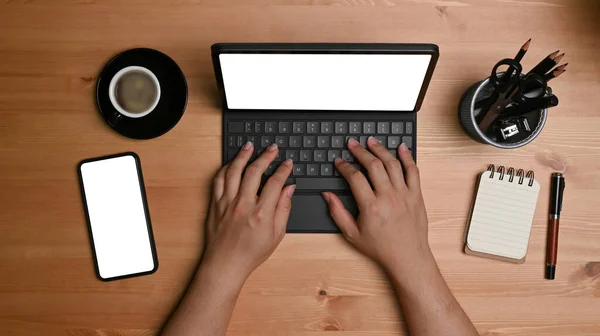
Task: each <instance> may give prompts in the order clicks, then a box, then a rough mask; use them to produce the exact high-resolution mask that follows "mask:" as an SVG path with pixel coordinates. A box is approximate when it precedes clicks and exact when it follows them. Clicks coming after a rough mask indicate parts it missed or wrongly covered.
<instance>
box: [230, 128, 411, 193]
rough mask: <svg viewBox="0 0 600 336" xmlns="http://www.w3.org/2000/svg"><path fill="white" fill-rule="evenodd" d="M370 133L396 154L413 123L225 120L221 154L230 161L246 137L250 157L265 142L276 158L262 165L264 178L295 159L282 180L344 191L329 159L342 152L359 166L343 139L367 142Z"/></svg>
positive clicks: (408, 138) (302, 187) (298, 185)
mask: <svg viewBox="0 0 600 336" xmlns="http://www.w3.org/2000/svg"><path fill="white" fill-rule="evenodd" d="M369 136H374V137H375V138H376V139H377V140H379V142H381V143H382V144H384V145H385V146H386V148H388V150H389V151H390V153H391V154H392V155H393V156H394V157H396V156H397V152H396V150H397V148H398V146H399V145H400V144H401V143H402V142H404V143H406V145H407V146H408V148H412V147H413V123H412V122H410V121H377V122H375V121H364V122H361V121H293V120H284V121H230V122H228V123H227V134H226V146H227V149H226V159H227V162H229V161H231V160H233V158H235V156H236V155H237V153H238V152H239V149H240V148H241V147H242V146H243V145H244V143H246V141H250V142H252V143H253V144H254V148H255V150H254V153H253V155H252V160H254V159H255V158H256V157H257V156H258V155H260V154H261V153H262V152H263V151H264V150H265V149H266V148H267V147H268V146H270V145H271V144H273V143H275V144H277V146H278V148H279V152H278V155H277V158H276V159H275V160H274V162H273V163H272V164H271V165H270V166H269V167H268V168H267V170H266V172H265V179H266V178H267V177H268V176H270V175H272V174H273V172H274V171H275V169H276V168H277V167H278V165H279V163H280V162H281V161H283V160H285V159H292V160H293V161H294V168H293V170H292V175H291V176H290V178H289V179H288V181H287V183H286V184H292V183H295V184H296V189H297V190H308V191H323V190H346V189H349V187H348V184H347V183H346V182H345V181H344V179H343V178H342V177H340V175H339V172H338V171H337V170H336V169H335V166H334V165H333V162H334V160H335V159H336V158H338V157H341V158H343V159H344V160H346V161H348V162H350V163H351V164H352V165H354V166H355V167H356V168H357V169H361V166H360V165H359V164H358V162H357V160H355V158H354V157H353V156H352V154H351V153H350V151H348V148H347V147H346V143H347V141H348V140H349V139H350V138H354V139H356V140H357V141H359V142H360V143H361V144H362V145H363V146H365V147H366V142H367V138H368V137H369Z"/></svg>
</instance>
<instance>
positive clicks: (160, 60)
mask: <svg viewBox="0 0 600 336" xmlns="http://www.w3.org/2000/svg"><path fill="white" fill-rule="evenodd" d="M133 65H137V66H141V67H144V68H147V69H148V70H150V71H152V72H153V73H154V75H155V76H156V78H158V81H159V82H160V90H161V95H160V100H159V101H158V105H156V108H154V110H153V111H152V112H151V113H150V114H148V115H146V116H144V117H141V118H129V117H126V116H124V115H122V114H120V113H119V112H117V110H116V109H115V108H114V107H113V105H112V103H111V102H110V98H109V97H108V86H109V85H110V80H111V79H112V78H113V77H114V75H115V74H116V73H117V72H119V70H121V69H123V68H126V67H128V66H133ZM187 96H188V88H187V83H186V81H185V76H184V75H183V72H182V71H181V69H180V68H179V66H178V65H177V63H175V61H173V60H172V59H171V58H170V57H169V56H167V55H165V54H163V53H161V52H160V51H158V50H154V49H146V48H138V49H131V50H127V51H124V52H122V53H120V54H118V55H117V56H115V57H114V58H113V59H112V60H110V62H108V64H106V66H105V67H104V69H103V70H102V72H101V73H100V76H99V77H98V83H97V85H96V104H97V105H98V110H99V111H100V113H101V114H102V118H104V120H105V121H106V123H107V124H108V125H109V126H110V127H111V128H112V129H114V130H115V131H117V132H118V133H119V134H121V135H124V136H126V137H129V138H133V139H152V138H156V137H158V136H161V135H163V134H165V133H167V132H168V131H170V130H171V129H172V128H173V127H175V125H177V122H179V119H181V116H183V112H184V111H185V106H186V105H187Z"/></svg>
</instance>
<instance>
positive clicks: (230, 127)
mask: <svg viewBox="0 0 600 336" xmlns="http://www.w3.org/2000/svg"><path fill="white" fill-rule="evenodd" d="M227 132H228V133H244V123H242V122H241V121H230V122H228V123H227Z"/></svg>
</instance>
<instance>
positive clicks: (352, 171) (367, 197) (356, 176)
mask: <svg viewBox="0 0 600 336" xmlns="http://www.w3.org/2000/svg"><path fill="white" fill-rule="evenodd" d="M334 163H335V168H336V169H337V170H338V171H339V172H340V174H342V176H343V177H344V178H345V179H346V181H348V184H349V185H350V189H351V190H352V195H354V199H355V200H356V203H357V204H358V206H359V207H360V206H361V205H365V204H367V203H369V202H371V201H373V200H374V199H375V193H374V192H373V189H371V185H369V181H367V178H366V177H365V175H363V173H361V172H360V171H358V170H356V168H354V167H352V165H351V164H349V163H348V162H346V161H344V160H342V159H340V158H337V159H336V160H335V162H334Z"/></svg>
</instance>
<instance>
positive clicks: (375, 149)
mask: <svg viewBox="0 0 600 336" xmlns="http://www.w3.org/2000/svg"><path fill="white" fill-rule="evenodd" d="M367 145H368V146H369V149H370V150H371V152H372V153H373V154H375V156H377V158H378V159H379V160H380V161H381V162H383V165H384V166H385V170H386V171H387V173H388V177H389V179H390V181H391V182H392V185H393V186H394V187H396V188H403V187H406V184H405V183H404V176H403V175H402V165H401V164H400V161H398V160H396V158H395V157H394V156H393V155H392V154H390V152H388V150H387V148H385V146H384V145H383V144H382V143H381V142H379V141H377V139H375V138H374V137H369V139H368V140H367Z"/></svg>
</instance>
